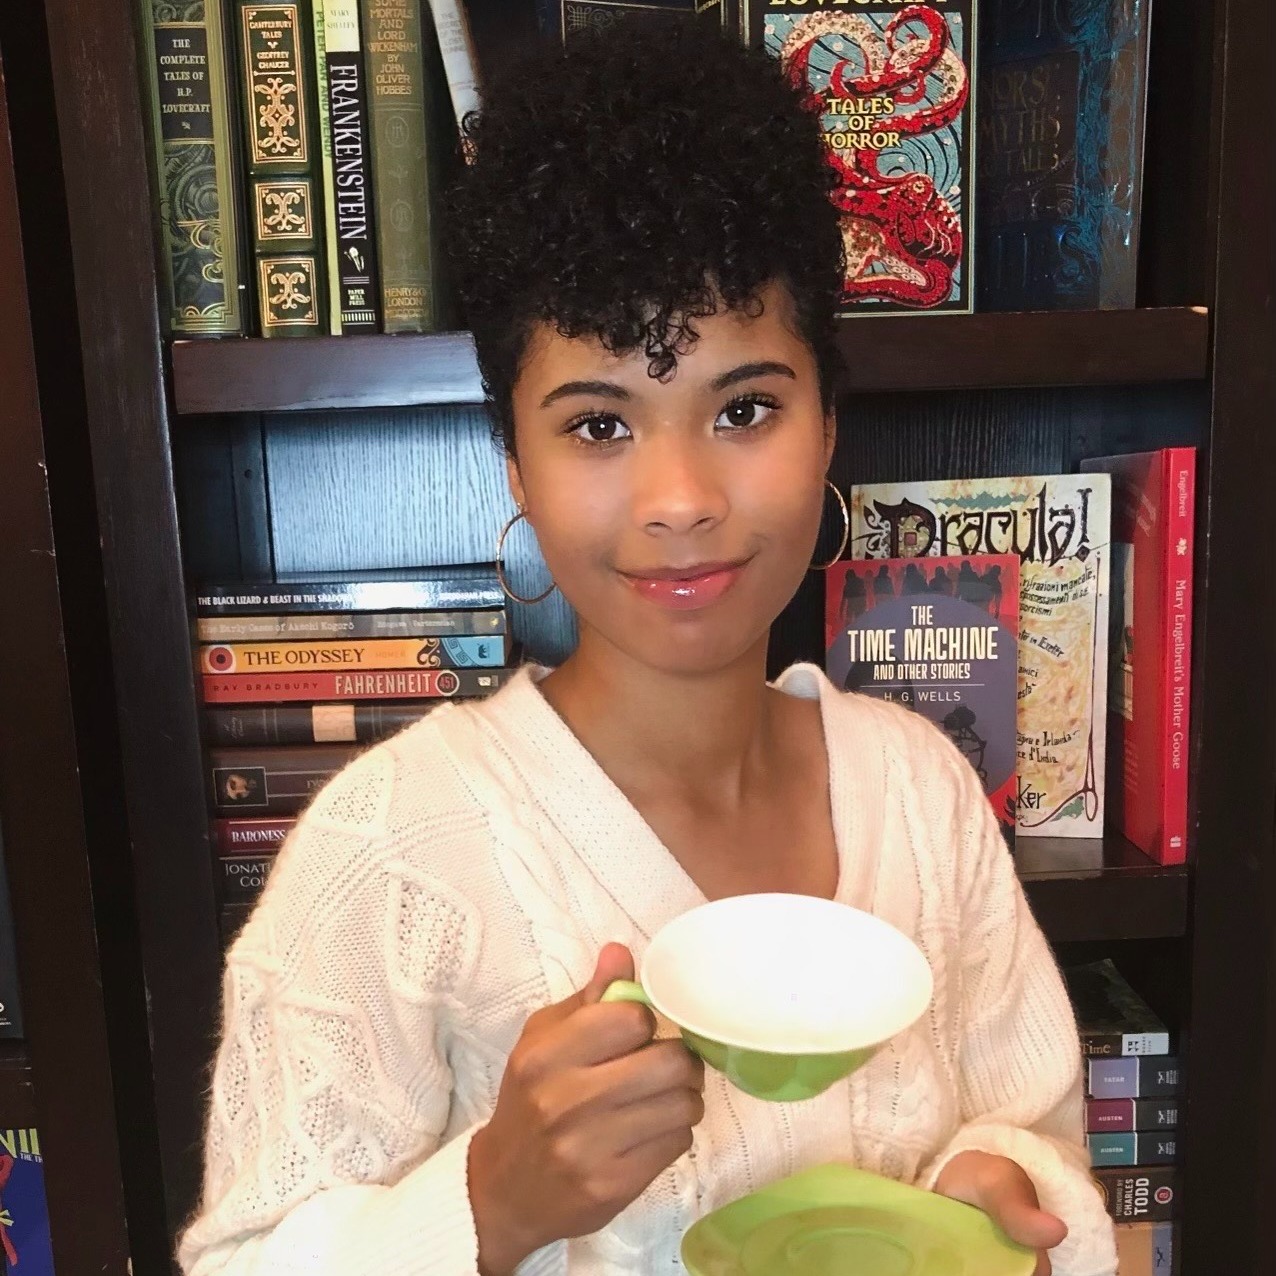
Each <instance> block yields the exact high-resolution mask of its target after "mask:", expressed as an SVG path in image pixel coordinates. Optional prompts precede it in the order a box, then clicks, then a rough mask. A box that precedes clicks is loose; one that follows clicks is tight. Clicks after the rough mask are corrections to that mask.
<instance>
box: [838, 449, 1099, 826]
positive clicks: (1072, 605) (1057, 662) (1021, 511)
mask: <svg viewBox="0 0 1276 1276" xmlns="http://www.w3.org/2000/svg"><path fill="white" fill-rule="evenodd" d="M1109 490H1110V483H1109V480H1108V477H1107V475H1104V474H1093V475H1085V476H1084V477H1079V476H1076V475H1040V476H1035V477H1021V478H990V479H950V480H941V481H938V482H929V483H896V484H886V483H879V484H872V485H868V486H859V487H854V488H852V489H851V551H852V554H853V555H854V556H855V557H857V558H870V559H880V558H933V557H948V556H953V555H959V554H966V555H970V554H1015V555H1017V556H1018V558H1019V560H1020V567H1019V690H1018V696H1019V713H1018V759H1017V765H1016V771H1017V777H1016V793H1015V810H1016V828H1017V831H1018V833H1020V834H1022V835H1024V836H1032V837H1037V836H1053V837H1101V836H1102V833H1103V749H1104V731H1105V727H1106V704H1107V677H1106V669H1107V639H1108V531H1109V523H1110V513H1109V509H1110V507H1109Z"/></svg>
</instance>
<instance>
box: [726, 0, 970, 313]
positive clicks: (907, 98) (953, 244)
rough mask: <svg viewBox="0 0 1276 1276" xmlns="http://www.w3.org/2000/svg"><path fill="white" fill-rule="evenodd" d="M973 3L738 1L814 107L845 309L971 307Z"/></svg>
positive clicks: (759, 40) (751, 27) (751, 33)
mask: <svg viewBox="0 0 1276 1276" xmlns="http://www.w3.org/2000/svg"><path fill="white" fill-rule="evenodd" d="M975 14H976V2H975V0H919V2H918V3H914V4H901V3H899V0H858V2H857V3H856V4H855V5H854V6H846V7H841V6H838V7H833V6H830V7H827V8H824V7H822V6H821V7H817V6H811V7H810V8H807V9H806V10H805V11H799V10H798V9H797V6H794V5H790V4H787V3H785V2H784V0H747V3H746V4H745V8H744V18H745V38H746V40H748V41H750V42H751V43H753V44H754V45H756V46H758V47H761V48H765V49H766V50H767V51H768V52H769V53H771V54H773V55H774V56H775V57H778V58H779V59H780V62H781V64H782V65H783V66H784V68H785V70H786V71H787V73H788V75H789V76H790V78H791V79H792V80H793V81H794V82H795V83H796V84H798V85H800V86H802V87H803V88H804V89H805V91H806V93H807V94H808V95H809V96H810V97H811V98H812V100H813V101H814V102H815V103H817V104H818V106H819V109H820V111H821V113H822V117H823V121H824V140H825V142H826V144H827V146H828V152H829V158H830V162H831V163H832V165H833V167H834V168H835V169H836V171H837V173H838V177H839V185H838V189H837V191H836V193H835V195H834V202H835V203H836V204H837V207H838V211H839V213H840V214H841V221H842V242H843V246H844V248H845V251H846V279H845V284H844V289H843V298H842V305H843V313H845V314H855V315H860V314H864V315H867V314H874V315H880V314H901V313H917V312H920V313H964V312H967V311H970V310H971V309H973V297H974V293H973V291H972V288H971V277H972V240H973V235H972V227H971V213H972V210H973V207H974V204H973V200H972V195H973V190H972V186H973V165H972V151H973V136H972V127H971V102H972V101H973V98H972V89H973V86H974V81H975Z"/></svg>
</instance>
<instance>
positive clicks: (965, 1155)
mask: <svg viewBox="0 0 1276 1276" xmlns="http://www.w3.org/2000/svg"><path fill="white" fill-rule="evenodd" d="M935 1191H936V1192H938V1193H939V1194H940V1195H941V1196H950V1197H952V1199H953V1200H955V1201H964V1202H965V1203H966V1204H967V1205H974V1206H976V1207H977V1208H979V1209H981V1210H983V1211H984V1213H985V1214H987V1215H989V1216H990V1217H991V1218H992V1220H993V1221H994V1222H995V1223H996V1224H997V1226H998V1227H1000V1228H1001V1230H1002V1231H1003V1232H1005V1233H1006V1235H1007V1236H1009V1237H1010V1239H1011V1240H1012V1241H1018V1242H1019V1244H1020V1245H1026V1246H1027V1247H1028V1248H1029V1249H1035V1250H1036V1251H1037V1267H1036V1272H1035V1276H1050V1257H1049V1255H1048V1254H1047V1252H1046V1251H1047V1250H1051V1249H1053V1248H1054V1247H1055V1246H1056V1245H1058V1244H1059V1243H1060V1242H1061V1241H1062V1240H1063V1239H1064V1237H1065V1236H1067V1234H1068V1228H1067V1224H1065V1223H1064V1221H1063V1220H1062V1219H1059V1218H1055V1216H1054V1215H1053V1214H1047V1213H1046V1211H1045V1210H1043V1209H1042V1208H1041V1206H1040V1203H1039V1202H1038V1200H1037V1189H1036V1188H1035V1187H1033V1185H1032V1180H1031V1179H1030V1178H1029V1177H1028V1176H1027V1174H1025V1173H1024V1171H1023V1170H1022V1169H1021V1168H1020V1167H1019V1166H1018V1165H1016V1164H1015V1162H1014V1161H1011V1160H1010V1159H1009V1158H1007V1157H1004V1156H993V1155H992V1153H990V1152H974V1151H971V1152H958V1153H957V1155H956V1156H955V1157H953V1159H952V1160H951V1161H949V1162H948V1164H947V1165H945V1166H944V1168H943V1169H942V1170H941V1171H940V1172H939V1178H938V1179H936V1181H935Z"/></svg>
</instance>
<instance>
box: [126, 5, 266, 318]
mask: <svg viewBox="0 0 1276 1276" xmlns="http://www.w3.org/2000/svg"><path fill="white" fill-rule="evenodd" d="M142 19H143V24H144V26H145V40H146V54H147V57H146V71H147V75H146V90H147V97H148V105H149V108H150V115H151V121H150V127H151V143H152V146H153V148H154V162H155V175H156V182H157V187H158V191H159V205H160V206H159V215H160V239H161V244H162V249H161V254H160V256H161V267H162V269H161V275H162V279H163V292H164V312H165V322H166V325H167V328H168V331H169V332H170V333H171V334H172V335H173V336H180V337H197V336H237V335H239V334H241V333H242V332H243V330H244V313H243V304H242V291H243V275H242V267H241V252H242V245H241V237H240V222H239V209H238V203H239V192H238V188H237V169H236V164H235V146H234V126H233V123H232V117H231V86H232V84H233V80H232V79H231V75H230V72H231V66H230V62H229V60H228V57H227V45H226V38H225V37H226V32H225V29H224V27H223V24H222V10H221V7H220V3H219V0H184V3H178V4H172V3H169V2H168V0H143V4H142Z"/></svg>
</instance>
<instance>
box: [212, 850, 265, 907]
mask: <svg viewBox="0 0 1276 1276" xmlns="http://www.w3.org/2000/svg"><path fill="white" fill-rule="evenodd" d="M274 866H275V857H274V855H263V854H260V853H258V854H256V855H243V854H240V855H222V856H219V857H218V859H217V864H216V868H217V878H216V890H215V894H216V897H217V906H218V908H219V909H220V908H225V907H227V906H230V905H235V904H255V903H256V902H257V900H258V899H259V898H260V897H261V892H262V890H263V889H264V887H265V885H266V879H267V878H268V877H269V876H270V870H271V869H272V868H274Z"/></svg>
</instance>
